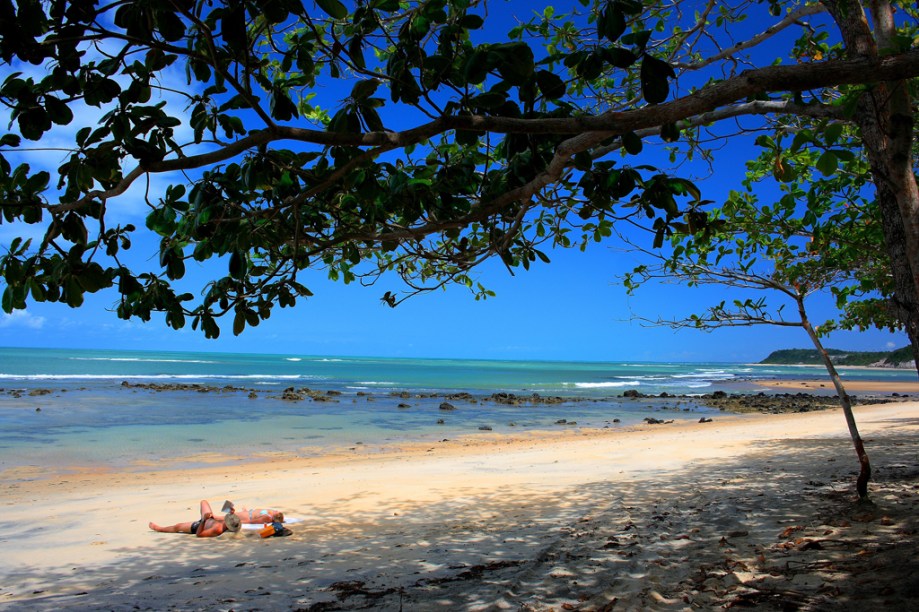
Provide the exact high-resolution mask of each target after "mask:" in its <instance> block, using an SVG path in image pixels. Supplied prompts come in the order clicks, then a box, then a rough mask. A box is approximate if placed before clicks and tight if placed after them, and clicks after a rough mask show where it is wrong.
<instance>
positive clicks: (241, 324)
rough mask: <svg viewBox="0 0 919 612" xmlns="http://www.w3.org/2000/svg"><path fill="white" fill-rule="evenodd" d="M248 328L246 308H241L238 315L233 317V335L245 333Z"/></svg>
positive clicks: (237, 312)
mask: <svg viewBox="0 0 919 612" xmlns="http://www.w3.org/2000/svg"><path fill="white" fill-rule="evenodd" d="M245 329H246V313H245V311H244V310H242V309H239V310H237V311H236V316H235V317H233V335H234V336H238V335H239V334H241V333H243V331H244V330H245Z"/></svg>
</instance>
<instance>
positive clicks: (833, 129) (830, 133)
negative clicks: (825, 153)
mask: <svg viewBox="0 0 919 612" xmlns="http://www.w3.org/2000/svg"><path fill="white" fill-rule="evenodd" d="M842 128H843V125H842V123H831V124H830V125H828V126H827V127H826V130H824V132H823V138H824V139H825V140H826V144H827V146H833V145H834V144H836V141H838V140H839V137H840V136H841V135H842Z"/></svg>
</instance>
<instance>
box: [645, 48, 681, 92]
mask: <svg viewBox="0 0 919 612" xmlns="http://www.w3.org/2000/svg"><path fill="white" fill-rule="evenodd" d="M668 77H670V78H674V77H676V73H675V72H674V71H673V67H672V66H670V64H668V63H667V62H665V61H663V60H659V59H657V58H656V57H651V56H650V55H645V56H644V57H643V58H642V60H641V93H642V95H643V96H644V98H645V101H646V102H647V103H648V104H660V103H661V102H663V101H665V100H666V99H667V95H668V94H669V93H670V84H669V83H668V82H667V78H668Z"/></svg>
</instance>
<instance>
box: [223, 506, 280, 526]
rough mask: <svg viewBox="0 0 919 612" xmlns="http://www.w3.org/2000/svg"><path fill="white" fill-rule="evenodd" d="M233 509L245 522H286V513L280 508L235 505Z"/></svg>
mask: <svg viewBox="0 0 919 612" xmlns="http://www.w3.org/2000/svg"><path fill="white" fill-rule="evenodd" d="M231 511H234V512H235V513H236V516H238V517H239V520H240V521H242V522H243V523H250V524H251V523H259V524H266V525H267V524H268V523H274V522H278V523H283V522H284V513H283V512H281V511H280V510H270V509H268V508H252V509H251V510H250V509H248V508H243V507H239V508H237V507H236V506H233V507H232V509H231Z"/></svg>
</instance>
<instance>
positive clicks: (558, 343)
mask: <svg viewBox="0 0 919 612" xmlns="http://www.w3.org/2000/svg"><path fill="white" fill-rule="evenodd" d="M490 6H491V7H495V6H499V7H500V6H502V5H500V4H492V5H490ZM503 17H504V18H505V19H507V18H509V13H508V14H504V15H503ZM79 119H80V116H79V115H78V121H79ZM78 127H79V125H77V124H76V123H75V124H74V126H73V127H72V129H71V127H70V126H68V128H63V129H61V130H59V131H58V132H57V133H55V134H51V135H49V138H48V139H46V141H44V142H43V144H45V145H48V144H54V143H57V142H60V143H62V144H66V143H67V142H72V132H73V131H75V130H76V129H77V128H78ZM732 147H734V148H735V149H736V150H733V151H732V150H728V151H722V152H721V153H720V154H719V157H718V165H717V172H716V173H712V174H709V175H708V176H706V177H705V178H704V180H701V181H699V182H698V185H699V186H700V187H701V188H702V190H703V197H704V198H707V199H712V200H715V201H721V200H722V199H723V198H724V196H725V195H726V193H727V191H728V190H729V189H731V188H736V187H737V182H738V181H739V177H740V176H742V172H743V161H744V160H745V159H748V158H749V157H750V156H751V155H750V151H751V149H750V148H749V147H750V145H749V143H746V144H735V145H732ZM745 147H746V148H745ZM43 155H44V156H45V157H44V159H43V160H36V159H35V158H34V157H33V160H32V163H46V164H47V165H48V166H49V167H50V168H54V167H56V165H57V163H59V161H60V160H59V157H60V154H59V153H58V154H43ZM56 157H57V158H58V159H55V158H56ZM637 163H640V162H637ZM706 174H708V172H707V171H706ZM159 187H161V185H160V184H159V183H157V182H154V184H153V188H154V190H155V189H157V188H159ZM144 214H145V212H144V206H143V204H142V202H141V199H140V197H139V194H138V193H134V194H133V195H132V194H130V193H129V194H128V197H127V198H126V199H125V201H124V202H122V203H120V205H119V208H118V210H117V212H116V213H115V215H116V216H118V217H119V221H121V222H133V223H134V224H135V225H137V226H138V227H141V228H142V227H143V215H144ZM14 229H15V228H11V227H9V226H0V246H3V247H5V246H7V245H8V244H9V242H10V240H11V239H12V237H13V235H14V234H15V231H14ZM648 241H650V238H649V239H648ZM646 246H647V245H646ZM136 251H137V252H136V254H135V257H137V258H138V261H142V260H143V259H144V258H149V257H154V258H155V246H154V245H153V244H151V243H149V242H147V243H146V244H145V243H144V240H140V241H139V243H138V245H137V247H136ZM549 255H550V257H551V259H552V263H550V264H537V265H535V266H532V267H531V268H530V270H529V271H524V270H522V269H519V270H517V269H515V275H513V276H512V275H511V274H509V272H508V270H507V269H506V268H505V267H504V266H503V265H501V264H500V262H489V263H488V264H486V265H485V266H483V267H482V268H480V269H479V270H477V271H476V274H475V276H476V280H478V281H479V282H481V283H482V284H484V285H485V286H486V287H488V288H489V289H492V290H493V291H495V292H496V294H497V295H496V297H494V298H490V299H488V300H484V301H476V300H475V299H474V298H473V296H472V294H471V293H470V292H468V291H467V290H466V289H464V288H459V287H452V288H448V289H447V290H445V291H437V292H433V293H430V294H424V295H420V296H416V297H414V298H412V299H409V300H407V301H406V302H404V303H402V304H401V305H400V306H398V307H397V308H395V309H392V308H389V307H388V306H386V305H385V304H383V303H382V302H381V301H380V297H381V296H382V294H383V293H384V292H385V291H398V290H400V289H401V286H400V284H399V281H397V280H396V279H393V278H386V277H384V278H383V279H381V280H380V282H379V283H378V284H377V285H376V286H374V287H361V286H360V285H349V286H346V285H343V284H341V283H340V282H339V283H333V282H331V281H329V280H327V279H326V278H324V274H323V273H322V272H314V273H312V274H308V275H306V276H304V277H303V279H302V282H304V283H305V284H306V285H307V286H308V287H309V288H310V289H311V290H312V291H313V293H314V294H315V295H314V297H312V298H309V299H306V300H300V301H299V302H298V304H297V306H296V307H295V308H292V309H291V308H288V309H281V308H279V307H276V308H275V309H274V311H273V313H272V316H271V318H270V319H269V320H268V321H264V322H262V323H261V324H260V325H259V326H258V327H256V328H247V329H246V331H245V332H244V333H243V334H242V335H241V336H239V337H234V336H233V334H232V330H231V327H232V321H230V320H227V321H225V322H224V323H223V325H222V334H221V336H220V338H219V339H217V340H206V339H205V338H204V336H203V334H202V333H201V332H200V331H194V330H192V329H191V328H190V327H186V328H185V329H183V330H180V331H175V330H172V329H170V328H168V327H167V326H165V324H163V323H162V322H161V321H160V322H158V321H157V320H156V319H154V321H151V322H150V323H143V322H140V321H121V320H119V319H118V318H117V317H116V316H115V314H114V312H113V310H114V303H115V301H116V299H117V295H116V294H115V293H114V292H111V291H109V292H102V293H101V294H97V295H93V296H89V295H88V296H87V300H86V303H85V304H84V305H83V307H81V308H79V309H71V308H69V307H67V306H66V305H63V304H35V303H30V305H29V307H28V309H27V310H26V311H22V312H16V313H14V314H12V315H6V314H0V346H5V347H49V348H52V347H53V348H94V349H149V350H178V351H218V352H247V353H248V352H257V353H277V354H289V355H349V356H384V357H432V358H440V357H450V358H475V359H524V360H531V359H540V360H572V361H630V360H634V361H708V362H712V361H714V362H756V361H760V360H762V359H764V358H765V357H766V356H767V355H768V354H769V353H770V352H771V351H773V350H777V349H782V348H798V347H809V346H810V344H809V340H808V338H807V335H806V334H805V332H804V331H803V330H802V329H800V328H777V327H773V326H765V327H762V326H761V327H754V328H738V329H724V330H718V331H714V332H710V333H707V332H699V331H695V330H681V331H674V330H672V329H670V328H662V327H649V326H647V325H646V324H642V323H640V322H639V321H638V320H636V317H643V318H647V319H656V318H658V317H664V318H675V317H683V316H687V315H689V314H692V313H701V312H703V311H704V309H705V307H706V306H709V305H712V304H715V303H717V302H719V301H721V300H723V299H732V298H733V297H735V295H734V294H732V293H729V292H728V290H726V289H718V288H689V287H683V286H676V285H648V286H645V287H643V288H642V289H640V290H639V291H638V293H637V294H636V295H634V296H632V297H628V296H627V295H626V293H625V290H624V288H623V287H622V286H621V285H620V284H617V277H619V276H620V275H621V274H623V273H625V272H627V271H629V270H630V269H632V268H633V267H634V266H635V265H636V264H638V263H641V260H640V259H638V256H637V255H635V254H634V253H628V252H623V251H622V250H621V248H618V247H617V245H615V244H613V243H608V244H607V243H604V244H593V245H591V247H589V248H588V249H587V251H586V252H584V253H582V252H580V251H579V250H578V249H570V250H556V251H553V252H550V253H549ZM195 265H196V264H194V262H188V266H189V276H191V277H192V278H195V277H196V276H201V277H202V278H203V276H204V275H206V273H207V272H208V270H207V269H195ZM810 306H811V309H812V314H813V317H812V318H813V319H815V320H821V319H825V318H827V317H829V316H832V312H833V311H832V305H831V302H830V300H829V299H828V298H826V297H823V298H820V297H819V296H818V297H817V298H816V299H815V300H813V301H812V303H811V305H810ZM825 343H826V345H827V346H829V347H833V348H839V349H844V350H889V349H892V348H899V347H902V346H905V345H906V344H907V339H906V336H905V334H902V333H897V334H890V333H887V332H880V331H871V332H837V333H834V334H833V335H831V336H830V337H829V338H828V339H826V340H825Z"/></svg>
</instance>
